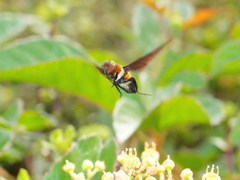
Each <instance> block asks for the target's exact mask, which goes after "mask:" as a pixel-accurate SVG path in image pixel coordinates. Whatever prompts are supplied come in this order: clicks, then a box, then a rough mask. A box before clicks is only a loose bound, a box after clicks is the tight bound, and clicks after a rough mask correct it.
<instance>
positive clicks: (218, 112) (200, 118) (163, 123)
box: [145, 95, 224, 130]
mask: <svg viewBox="0 0 240 180" xmlns="http://www.w3.org/2000/svg"><path fill="white" fill-rule="evenodd" d="M223 117H224V115H223V105H222V103H221V102H220V101H218V100H216V99H213V98H210V97H202V96H201V97H191V96H183V95H181V96H176V97H173V98H171V99H170V100H168V101H165V102H163V103H161V104H159V106H158V107H156V108H155V109H154V110H153V111H152V112H151V113H150V115H149V116H148V118H147V119H146V122H145V124H147V123H150V122H151V123H152V124H153V125H157V126H153V127H154V128H157V127H158V129H160V130H166V129H169V128H172V127H176V126H178V125H181V124H186V123H201V124H208V123H212V124H214V125H215V124H218V123H219V122H220V121H222V120H223Z"/></svg>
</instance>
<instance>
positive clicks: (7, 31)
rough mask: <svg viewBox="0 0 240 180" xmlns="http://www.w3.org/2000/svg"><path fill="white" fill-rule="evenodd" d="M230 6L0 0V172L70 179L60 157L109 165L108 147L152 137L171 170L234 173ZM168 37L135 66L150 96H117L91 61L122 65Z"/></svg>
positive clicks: (235, 17)
mask: <svg viewBox="0 0 240 180" xmlns="http://www.w3.org/2000/svg"><path fill="white" fill-rule="evenodd" d="M239 9H240V3H238V2H237V1H234V0H218V1H202V0H194V1H190V0H186V1H181V0H141V1H140V0H138V1H137V0H131V1H120V0H114V1H107V0H101V1H100V0H88V1H73V0H70V1H65V0H44V1H37V0H18V1H16V0H8V1H4V0H3V1H1V2H0V10H1V13H0V48H1V49H0V164H1V166H0V175H1V176H4V177H5V178H6V179H15V177H16V176H17V174H18V172H19V169H20V168H25V169H27V171H28V172H29V173H30V175H31V177H32V179H42V178H43V179H68V178H69V176H68V175H67V174H66V173H65V172H63V171H61V166H62V164H63V163H64V161H65V159H69V160H72V161H74V162H75V163H76V164H81V162H82V161H83V160H84V159H91V160H93V161H96V160H97V159H101V160H105V161H106V164H107V168H108V169H107V170H108V171H112V170H113V164H114V162H115V159H116V148H117V149H119V150H120V149H123V148H124V147H138V150H139V151H141V150H142V147H143V143H144V142H145V141H147V142H152V141H154V142H156V144H157V148H158V150H159V151H160V154H161V158H160V159H162V160H164V159H166V155H167V154H170V155H171V158H172V159H173V160H174V161H175V163H176V165H177V167H176V168H175V171H176V174H179V172H181V170H182V169H184V168H191V169H192V170H193V171H194V173H195V177H198V176H199V174H202V172H204V171H205V168H206V166H207V165H208V164H216V165H218V166H219V168H220V174H221V177H222V179H239V178H240V176H239V171H240V163H239V162H240V156H239V154H240V153H239V152H240V151H239V150H240V149H239V147H240V139H239V137H240V119H239V118H240V116H239V115H240V114H239V99H240V78H239V73H240V21H239V18H240V11H239ZM170 38H172V39H173V41H172V42H171V44H169V45H168V47H166V48H165V49H164V50H163V51H162V52H161V53H160V55H159V56H158V57H157V58H156V59H155V61H154V62H152V63H151V64H150V65H149V66H148V67H147V68H146V69H145V70H144V71H142V72H140V73H138V74H134V73H133V74H134V77H136V78H137V81H138V84H139V86H140V87H139V88H140V91H141V92H144V93H150V94H152V96H150V97H149V96H141V95H139V94H133V95H129V94H126V93H124V94H123V97H121V98H120V97H119V94H118V92H117V91H116V90H115V89H114V88H111V84H110V83H109V81H108V80H107V79H106V78H105V77H104V76H102V75H101V74H100V73H99V72H98V71H97V70H96V69H95V67H94V65H93V64H98V65H100V64H101V63H102V62H103V61H105V60H114V61H116V62H118V63H121V64H123V65H126V64H128V63H130V62H132V61H133V60H135V59H137V58H138V57H140V56H142V55H143V54H145V53H147V52H149V51H150V50H152V49H154V48H155V47H157V46H158V45H160V44H162V43H164V42H165V41H166V40H168V39H170ZM91 133H97V134H98V135H97V136H92V137H90V138H89V139H87V140H81V141H78V139H79V138H80V137H82V136H83V135H88V134H91ZM100 139H101V141H100ZM73 142H76V144H77V145H76V146H75V147H74V148H73V149H72V150H69V148H70V147H71V145H72V143H73ZM102 142H104V143H102ZM116 145H117V146H116ZM66 152H69V153H68V154H67V155H66ZM65 155H66V156H65ZM56 161H57V163H55V162H56ZM78 169H79V170H81V167H80V166H79V167H78ZM47 172H48V173H47ZM97 179H98V178H97ZM199 179H200V178H199Z"/></svg>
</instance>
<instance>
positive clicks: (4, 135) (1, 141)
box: [0, 128, 11, 150]
mask: <svg viewBox="0 0 240 180" xmlns="http://www.w3.org/2000/svg"><path fill="white" fill-rule="evenodd" d="M10 136H11V131H9V130H6V129H3V128H0V137H1V138H0V150H1V149H2V148H3V147H4V145H5V144H7V143H8V141H9V140H10Z"/></svg>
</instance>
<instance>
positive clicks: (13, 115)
mask: <svg viewBox="0 0 240 180" xmlns="http://www.w3.org/2000/svg"><path fill="white" fill-rule="evenodd" d="M22 106H23V104H22V101H21V100H17V101H16V102H14V103H12V104H10V105H9V106H8V107H7V108H6V109H4V111H3V112H1V117H3V118H4V120H5V121H4V122H5V123H6V124H7V125H10V126H14V125H16V123H17V121H18V119H19V117H20V114H21V112H22Z"/></svg>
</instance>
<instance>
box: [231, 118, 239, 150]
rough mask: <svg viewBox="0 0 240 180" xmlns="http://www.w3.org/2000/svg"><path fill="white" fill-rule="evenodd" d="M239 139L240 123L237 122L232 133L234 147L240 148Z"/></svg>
mask: <svg viewBox="0 0 240 180" xmlns="http://www.w3.org/2000/svg"><path fill="white" fill-rule="evenodd" d="M239 137H240V122H237V123H236V124H235V125H234V126H233V128H232V131H231V133H230V140H231V142H232V143H233V145H236V146H238V147H239V146H240V141H239Z"/></svg>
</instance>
